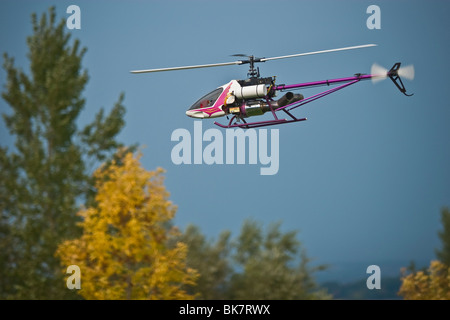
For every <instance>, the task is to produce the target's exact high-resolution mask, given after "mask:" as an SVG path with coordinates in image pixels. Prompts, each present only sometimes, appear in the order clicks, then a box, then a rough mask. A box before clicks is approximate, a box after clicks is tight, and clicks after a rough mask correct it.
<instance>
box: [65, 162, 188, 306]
mask: <svg viewBox="0 0 450 320" xmlns="http://www.w3.org/2000/svg"><path fill="white" fill-rule="evenodd" d="M122 162H123V163H122V164H121V165H117V164H116V163H115V162H113V163H112V164H111V165H110V166H107V167H101V168H100V169H98V170H97V171H96V172H95V174H94V175H95V178H96V181H97V184H96V188H97V195H96V197H95V200H96V204H97V205H96V206H94V207H89V208H86V209H85V210H81V211H80V212H79V215H80V216H82V217H83V221H82V222H81V223H80V225H81V228H82V230H83V234H82V235H81V237H79V238H77V239H74V240H67V241H65V242H64V243H62V244H61V245H60V246H59V248H58V251H57V254H58V255H59V256H60V257H61V260H62V262H63V265H71V264H75V265H78V266H79V267H80V270H81V274H82V280H81V281H82V284H81V290H80V291H79V293H80V294H81V295H82V296H83V297H84V298H86V299H191V298H193V296H191V295H189V294H187V293H186V292H185V291H184V290H183V288H182V287H183V286H186V285H194V284H195V278H196V272H195V270H193V269H191V268H188V267H186V262H185V260H186V253H187V247H186V245H185V244H184V243H182V242H180V241H176V242H175V243H174V244H173V245H170V243H171V242H172V239H173V238H174V237H176V236H178V232H177V230H176V229H175V228H173V227H169V226H168V223H169V222H170V221H171V220H172V219H173V218H174V216H175V212H176V207H175V206H174V205H173V204H172V203H171V202H170V201H169V200H168V196H169V194H168V192H167V191H166V189H165V187H164V185H163V177H162V172H163V170H162V169H158V170H156V171H146V170H145V169H144V168H142V167H141V165H140V163H139V157H133V154H132V153H127V154H126V155H125V157H124V159H123V160H122Z"/></svg>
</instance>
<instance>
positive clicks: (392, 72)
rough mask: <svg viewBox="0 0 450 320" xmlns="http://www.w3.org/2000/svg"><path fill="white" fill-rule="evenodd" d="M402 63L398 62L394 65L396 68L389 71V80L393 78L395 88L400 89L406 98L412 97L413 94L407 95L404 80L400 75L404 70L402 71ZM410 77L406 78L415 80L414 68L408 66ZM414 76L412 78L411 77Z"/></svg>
mask: <svg viewBox="0 0 450 320" xmlns="http://www.w3.org/2000/svg"><path fill="white" fill-rule="evenodd" d="M400 65H401V63H400V62H397V63H396V64H394V66H393V67H392V68H391V70H389V71H388V73H387V75H388V76H389V78H391V80H392V82H394V84H395V86H396V87H397V88H398V90H400V92H401V93H403V94H404V95H405V96H408V97H410V96H412V95H413V94H407V93H406V88H405V85H404V84H403V81H402V79H401V78H400V75H399V73H402V69H400ZM407 68H408V72H407V74H408V76H406V78H414V67H413V66H408V67H407ZM410 75H412V76H410Z"/></svg>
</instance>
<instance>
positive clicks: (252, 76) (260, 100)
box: [131, 44, 414, 129]
mask: <svg viewBox="0 0 450 320" xmlns="http://www.w3.org/2000/svg"><path fill="white" fill-rule="evenodd" d="M374 46H376V44H365V45H358V46H352V47H344V48H337V49H329V50H322V51H315V52H306V53H297V54H292V55H286V56H278V57H271V58H257V57H255V56H253V55H250V56H247V55H243V54H236V55H233V56H236V57H242V58H245V59H242V60H237V61H232V62H224V63H214V64H203V65H193V66H183V67H171V68H159V69H146V70H134V71H131V73H135V74H139V73H150V72H165V71H177V70H186V69H197V68H210V67H221V66H230V65H243V64H248V65H249V71H248V73H247V79H245V80H231V81H230V82H228V83H226V84H224V85H222V86H220V87H218V88H216V89H214V90H213V91H211V92H209V93H208V94H206V95H204V96H203V97H201V98H200V99H198V100H197V101H196V102H195V103H194V104H193V105H192V106H191V107H190V108H189V109H188V110H187V111H186V115H187V116H189V117H192V118H198V119H209V118H218V117H223V116H226V117H227V118H228V119H229V121H228V124H221V123H218V122H214V124H216V125H218V126H220V127H222V128H235V127H238V128H244V129H248V128H257V127H265V126H271V125H278V124H286V123H293V122H299V121H304V120H306V118H298V117H296V116H294V115H293V114H292V112H291V111H292V110H294V109H296V108H298V107H301V106H303V105H305V104H307V103H310V102H313V101H315V100H317V99H320V98H323V97H325V96H327V95H329V94H331V93H334V92H337V91H339V90H341V89H344V88H346V87H349V86H351V85H353V84H355V83H358V82H360V81H363V80H369V79H371V80H372V81H374V82H376V81H378V80H382V79H385V78H390V79H391V80H392V81H393V82H394V84H395V86H396V87H397V88H398V89H399V90H400V92H402V93H403V94H404V95H406V96H411V95H412V94H408V93H406V89H405V86H404V84H403V81H402V79H401V78H400V77H401V76H402V77H404V78H406V79H408V80H412V79H414V67H413V66H412V65H410V66H406V67H400V66H401V63H400V62H397V63H395V64H394V65H393V67H392V68H391V69H390V70H387V69H385V68H383V67H381V66H379V65H377V64H374V65H372V69H371V74H362V73H357V74H355V75H353V76H351V77H345V78H338V79H329V80H322V81H314V82H306V83H298V84H290V85H285V84H281V85H277V84H276V83H275V77H261V76H260V72H259V68H257V67H255V64H256V63H262V62H266V61H272V60H277V59H286V58H294V57H301V56H307V55H314V54H322V53H331V52H338V51H344V50H354V49H362V48H368V47H374ZM319 86H332V88H331V89H327V90H325V91H323V92H320V93H317V94H314V95H311V96H309V97H306V98H305V96H304V95H303V94H298V93H297V94H294V93H293V92H292V91H290V90H295V89H301V88H305V89H306V88H313V87H319ZM284 91H287V92H286V93H285V94H284V95H283V96H282V97H281V98H279V99H278V100H274V97H276V95H277V93H278V92H284ZM280 112H282V113H284V115H285V116H287V118H280V117H279V116H278V114H280ZM265 113H271V114H272V116H273V119H271V120H266V121H255V122H249V121H247V120H246V119H248V118H250V117H255V116H261V115H263V114H265ZM229 117H231V119H230V118H229Z"/></svg>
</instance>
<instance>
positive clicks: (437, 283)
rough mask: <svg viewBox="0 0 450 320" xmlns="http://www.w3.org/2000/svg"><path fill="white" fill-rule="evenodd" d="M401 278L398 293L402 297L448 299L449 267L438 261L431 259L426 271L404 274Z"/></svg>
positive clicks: (449, 297)
mask: <svg viewBox="0 0 450 320" xmlns="http://www.w3.org/2000/svg"><path fill="white" fill-rule="evenodd" d="M403 272H404V271H403ZM401 280H402V285H401V287H400V290H399V293H398V294H399V295H400V296H403V298H404V299H407V300H450V267H448V266H447V265H445V264H443V263H442V262H440V261H437V260H435V261H431V263H430V267H429V268H428V270H427V271H426V272H424V271H418V272H416V273H411V274H408V275H406V274H404V275H403V277H402V279H401Z"/></svg>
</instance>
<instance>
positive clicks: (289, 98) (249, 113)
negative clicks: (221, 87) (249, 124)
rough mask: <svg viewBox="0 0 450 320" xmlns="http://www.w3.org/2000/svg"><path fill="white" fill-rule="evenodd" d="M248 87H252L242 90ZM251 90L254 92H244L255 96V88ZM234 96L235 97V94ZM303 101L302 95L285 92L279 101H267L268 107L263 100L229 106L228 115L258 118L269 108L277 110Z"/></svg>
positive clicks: (269, 109)
mask: <svg viewBox="0 0 450 320" xmlns="http://www.w3.org/2000/svg"><path fill="white" fill-rule="evenodd" d="M258 86H259V85H258ZM262 86H264V85H262ZM249 87H252V86H248V87H243V89H244V88H249ZM253 87H257V86H253ZM251 90H255V91H246V94H248V95H250V94H257V88H252V89H251ZM264 90H266V89H265V86H264ZM234 94H235V95H236V92H235V93H234ZM236 97H237V98H238V96H237V95H236ZM254 98H256V97H254ZM239 99H242V98H239ZM303 99H304V97H303V95H302V94H294V93H292V92H287V93H286V94H285V95H284V96H282V97H281V98H280V99H279V100H277V101H269V103H270V105H269V103H268V102H267V101H264V100H249V101H245V102H244V103H243V104H242V105H241V106H229V113H231V114H235V115H237V116H239V117H241V118H248V117H253V116H260V115H262V114H264V113H266V112H268V111H271V107H272V109H273V110H275V109H277V108H280V107H285V106H287V105H289V104H292V103H294V102H297V101H300V100H303Z"/></svg>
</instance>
